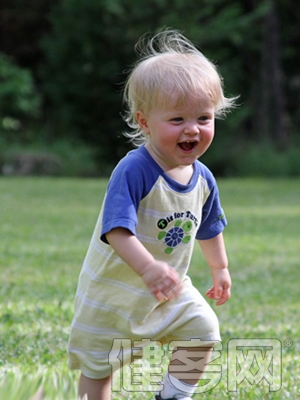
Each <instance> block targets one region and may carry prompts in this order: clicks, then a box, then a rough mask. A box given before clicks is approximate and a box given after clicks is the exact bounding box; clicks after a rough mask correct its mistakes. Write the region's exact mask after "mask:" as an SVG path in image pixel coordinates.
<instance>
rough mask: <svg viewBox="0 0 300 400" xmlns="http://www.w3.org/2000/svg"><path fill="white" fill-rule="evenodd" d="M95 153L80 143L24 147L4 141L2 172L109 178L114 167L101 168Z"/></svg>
mask: <svg viewBox="0 0 300 400" xmlns="http://www.w3.org/2000/svg"><path fill="white" fill-rule="evenodd" d="M94 155H95V151H94V149H92V147H91V146H89V145H88V144H85V143H83V142H79V141H76V140H75V141H74V140H73V141H70V140H69V141H67V140H66V139H61V140H56V141H55V142H54V143H51V144H49V145H47V146H46V145H45V144H44V143H43V141H40V142H37V141H35V142H33V143H32V144H31V145H26V146H24V145H23V144H22V143H18V142H15V143H9V142H7V141H5V140H1V138H0V169H1V170H2V174H3V175H6V176H10V175H26V176H28V175H42V176H46V175H48V176H77V177H78V176H84V177H88V176H90V177H91V176H99V175H103V176H104V175H108V173H109V172H110V170H111V169H112V166H109V165H108V164H105V165H102V166H101V165H97V163H96V162H95V157H94Z"/></svg>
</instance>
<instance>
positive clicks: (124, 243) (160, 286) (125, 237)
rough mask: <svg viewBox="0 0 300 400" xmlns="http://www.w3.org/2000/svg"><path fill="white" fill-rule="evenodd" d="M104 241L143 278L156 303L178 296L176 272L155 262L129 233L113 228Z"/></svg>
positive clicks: (161, 262) (166, 265)
mask: <svg viewBox="0 0 300 400" xmlns="http://www.w3.org/2000/svg"><path fill="white" fill-rule="evenodd" d="M106 239H107V241H108V243H109V244H110V245H111V246H112V248H113V249H114V250H115V252H116V253H117V254H118V255H119V257H121V258H122V260H123V261H125V262H126V264H128V265H129V266H130V267H131V268H132V269H133V270H134V271H135V272H136V273H137V274H138V275H140V276H141V277H142V278H143V280H144V282H145V283H146V285H147V286H148V288H149V290H150V291H151V293H152V294H153V295H154V296H155V297H156V299H157V300H158V301H161V300H164V299H165V298H167V299H168V300H172V298H174V297H177V296H179V294H180V291H181V283H180V279H179V276H178V274H177V272H176V271H175V270H174V268H172V267H170V266H169V265H168V264H167V263H165V262H163V261H158V260H155V258H154V257H153V256H152V254H151V253H149V251H148V250H147V249H146V248H145V247H144V246H143V244H142V243H141V242H140V241H139V240H138V239H137V237H136V236H134V235H133V234H132V233H131V232H129V231H128V230H127V229H124V228H114V229H112V230H111V231H110V232H108V233H107V234H106Z"/></svg>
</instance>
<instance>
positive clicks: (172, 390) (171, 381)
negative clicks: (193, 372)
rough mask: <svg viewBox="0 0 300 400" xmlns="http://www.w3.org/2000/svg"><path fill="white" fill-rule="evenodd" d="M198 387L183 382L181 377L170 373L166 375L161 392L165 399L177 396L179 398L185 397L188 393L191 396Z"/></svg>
mask: <svg viewBox="0 0 300 400" xmlns="http://www.w3.org/2000/svg"><path fill="white" fill-rule="evenodd" d="M196 388H197V385H189V384H187V383H183V382H181V381H180V380H179V379H177V378H175V377H174V376H172V375H170V374H169V373H168V374H167V375H166V377H165V380H164V388H163V390H162V391H161V393H160V396H161V397H162V398H163V399H171V398H172V397H175V396H177V397H176V398H178V399H184V398H186V397H187V395H189V396H191V395H192V394H193V393H194V392H195V390H196Z"/></svg>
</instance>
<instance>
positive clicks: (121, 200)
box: [100, 154, 147, 243]
mask: <svg viewBox="0 0 300 400" xmlns="http://www.w3.org/2000/svg"><path fill="white" fill-rule="evenodd" d="M141 164H143V160H142V159H139V158H138V157H135V156H134V155H130V154H129V155H127V156H126V157H124V158H123V159H122V160H121V161H120V162H119V164H118V165H117V166H116V168H115V169H114V171H113V173H112V175H111V178H110V180H109V183H108V186H107V191H106V195H105V199H104V205H103V212H102V230H101V236H100V238H101V240H102V241H103V242H105V243H107V240H106V236H105V235H106V233H108V232H109V231H111V230H112V229H113V228H125V229H128V230H129V231H130V232H131V233H132V234H134V235H135V234H136V226H137V224H138V220H137V210H138V207H139V203H140V201H141V199H142V198H143V197H144V196H145V191H146V189H147V182H146V180H147V174H146V173H145V170H144V169H143V168H142V166H141Z"/></svg>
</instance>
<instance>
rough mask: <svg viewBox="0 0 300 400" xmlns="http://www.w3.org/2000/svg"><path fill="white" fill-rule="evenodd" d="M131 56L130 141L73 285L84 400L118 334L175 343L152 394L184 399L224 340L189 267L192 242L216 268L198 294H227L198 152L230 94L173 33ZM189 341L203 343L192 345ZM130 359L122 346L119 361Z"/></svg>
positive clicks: (100, 380) (107, 365) (213, 200)
mask: <svg viewBox="0 0 300 400" xmlns="http://www.w3.org/2000/svg"><path fill="white" fill-rule="evenodd" d="M139 55H140V59H139V61H138V63H137V64H136V65H135V67H134V68H133V69H132V71H131V73H130V75H129V77H128V79H127V82H126V86H125V91H124V99H125V102H126V105H127V114H126V121H127V123H128V125H129V126H130V127H131V128H132V131H131V132H130V133H126V136H127V137H129V138H130V139H131V140H132V142H133V143H134V144H135V145H136V146H137V148H136V149H134V150H132V151H130V152H129V153H128V154H127V155H126V156H125V157H124V158H123V159H122V160H121V161H120V162H119V164H118V165H117V166H116V168H115V169H114V171H113V173H112V175H111V178H110V180H109V183H108V187H107V191H106V194H105V198H104V201H103V205H102V209H101V212H100V215H99V218H98V221H97V224H96V227H95V230H94V234H93V236H92V239H91V243H90V246H89V249H88V252H87V255H86V258H85V260H84V264H83V267H82V271H81V273H80V277H79V283H78V288H77V292H76V299H75V315H74V320H73V323H72V329H71V334H70V340H69V347H68V350H69V366H70V368H71V369H80V370H81V377H80V382H79V396H80V398H83V397H84V396H85V395H87V396H88V400H100V399H101V400H108V399H110V398H111V397H110V396H111V379H112V374H113V373H114V371H116V369H118V368H119V365H118V363H114V362H113V361H112V360H111V359H110V358H109V354H110V352H111V350H112V347H113V341H114V340H115V339H118V338H119V339H124V338H127V339H130V340H131V342H134V341H142V343H143V345H146V344H147V340H144V339H148V340H149V343H150V342H152V341H159V342H161V343H167V344H168V343H171V342H172V341H173V342H174V341H180V343H181V346H180V347H178V348H175V351H174V352H173V354H172V356H171V361H170V365H169V371H168V373H167V375H166V377H165V380H164V382H163V384H162V385H161V386H162V390H161V391H160V392H158V393H157V394H155V398H156V399H157V400H171V399H181V400H183V399H185V400H188V399H191V396H192V395H193V393H195V391H196V388H197V383H198V381H199V379H200V378H201V375H202V373H203V371H204V370H205V365H206V364H207V363H208V362H209V359H210V354H211V350H212V348H213V345H214V344H215V343H216V342H218V341H220V333H219V325H218V320H217V317H216V315H215V313H214V311H213V310H212V308H211V307H210V306H209V304H208V303H207V302H206V300H205V299H204V298H203V297H202V295H201V294H200V293H199V292H198V290H197V289H196V288H195V287H194V286H193V285H192V282H191V280H190V278H189V277H188V275H187V272H188V268H189V264H190V260H191V256H192V251H193V246H194V242H195V240H197V241H198V243H199V244H200V246H201V249H202V252H203V254H204V256H205V259H206V261H207V264H208V266H209V268H210V273H211V276H212V283H213V285H212V287H211V288H210V289H209V290H208V291H207V292H206V296H207V297H208V298H210V299H214V300H217V303H216V304H217V305H221V304H224V303H225V302H226V301H227V300H228V299H229V297H230V286H231V280H230V275H229V272H228V269H227V256H226V250H225V246H224V241H223V236H222V231H223V229H224V227H225V225H226V218H225V215H224V213H223V210H222V208H221V205H220V200H219V194H218V188H217V184H216V181H215V179H214V177H213V175H212V173H211V172H210V171H209V169H208V168H207V167H206V166H205V165H203V164H202V163H201V162H200V161H198V158H199V157H201V156H202V154H203V153H205V151H206V150H207V149H208V148H209V146H210V144H211V143H212V140H213V137H214V120H215V118H217V117H220V116H223V115H225V114H226V112H227V111H229V110H230V109H231V108H232V107H234V101H235V99H234V98H226V97H225V95H224V93H223V89H222V79H221V77H220V76H219V74H218V72H217V70H216V67H215V66H214V65H213V64H212V63H211V62H210V61H209V60H208V59H207V58H206V57H205V56H204V55H203V54H202V53H201V52H199V51H198V50H197V49H196V47H195V46H194V45H193V44H192V43H191V42H190V41H189V40H188V39H186V38H185V37H184V36H182V35H181V34H180V33H178V32H177V31H170V30H167V31H165V32H160V33H159V34H157V35H156V36H154V37H153V38H152V39H150V40H149V41H148V42H145V41H144V40H142V41H141V42H140V43H139ZM191 339H194V340H191ZM195 340H198V342H197V343H199V342H200V340H201V341H202V342H201V343H203V344H201V345H200V346H199V345H197V347H193V346H195V344H193V343H195ZM182 344H183V346H182ZM127 350H128V349H127ZM189 351H193V354H194V353H195V352H197V351H198V352H199V355H201V356H199V360H198V364H197V369H196V372H195V368H193V371H191V374H190V375H189V374H187V373H186V371H185V369H184V368H182V371H180V365H181V364H183V360H181V358H182V354H184V352H189ZM203 354H204V356H203ZM131 357H132V351H125V350H124V351H123V363H124V365H125V364H126V363H130V362H131Z"/></svg>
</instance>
